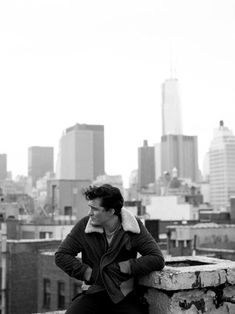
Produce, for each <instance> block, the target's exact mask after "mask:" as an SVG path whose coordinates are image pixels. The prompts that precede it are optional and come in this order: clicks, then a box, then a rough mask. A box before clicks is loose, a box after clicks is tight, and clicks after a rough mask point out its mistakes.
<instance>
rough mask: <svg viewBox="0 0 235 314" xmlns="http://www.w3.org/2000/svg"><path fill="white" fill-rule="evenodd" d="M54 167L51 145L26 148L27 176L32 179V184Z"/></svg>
mask: <svg viewBox="0 0 235 314" xmlns="http://www.w3.org/2000/svg"><path fill="white" fill-rule="evenodd" d="M53 169H54V149H53V147H45V146H32V147H29V149H28V176H29V178H31V180H32V186H35V184H36V181H37V180H38V179H40V178H42V177H43V176H44V175H45V174H46V173H47V172H53Z"/></svg>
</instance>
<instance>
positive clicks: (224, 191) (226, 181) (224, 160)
mask: <svg viewBox="0 0 235 314" xmlns="http://www.w3.org/2000/svg"><path fill="white" fill-rule="evenodd" d="M209 164H210V201H211V204H212V206H213V207H214V208H215V209H219V208H229V206H230V197H231V196H234V195H235V136H234V135H233V132H232V131H231V130H229V128H227V127H225V126H224V123H223V121H220V125H219V128H217V129H215V131H214V138H213V140H212V142H211V146H210V151H209Z"/></svg>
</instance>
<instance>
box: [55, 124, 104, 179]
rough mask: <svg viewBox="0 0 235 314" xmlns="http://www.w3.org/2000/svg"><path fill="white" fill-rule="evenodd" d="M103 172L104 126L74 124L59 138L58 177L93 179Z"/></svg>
mask: <svg viewBox="0 0 235 314" xmlns="http://www.w3.org/2000/svg"><path fill="white" fill-rule="evenodd" d="M103 174H104V126H103V125H89V124H76V125H74V126H72V127H70V128H67V129H66V130H65V133H64V134H63V135H62V137H61V139H60V146H59V153H58V160H57V169H56V176H57V178H58V179H68V180H91V181H92V180H94V179H96V177H97V176H98V175H103Z"/></svg>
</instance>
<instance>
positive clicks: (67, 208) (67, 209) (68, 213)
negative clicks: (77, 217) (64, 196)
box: [64, 206, 73, 216]
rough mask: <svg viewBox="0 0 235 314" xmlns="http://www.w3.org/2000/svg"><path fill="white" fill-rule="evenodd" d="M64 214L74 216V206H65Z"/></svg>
mask: <svg viewBox="0 0 235 314" xmlns="http://www.w3.org/2000/svg"><path fill="white" fill-rule="evenodd" d="M64 214H65V216H72V214H73V210H72V206H65V207H64Z"/></svg>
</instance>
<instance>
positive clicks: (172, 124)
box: [162, 78, 182, 135]
mask: <svg viewBox="0 0 235 314" xmlns="http://www.w3.org/2000/svg"><path fill="white" fill-rule="evenodd" d="M168 134H171V135H173V134H174V135H180V134H182V118H181V106H180V96H179V83H178V80H177V79H176V78H170V79H167V80H165V82H164V83H163V84H162V135H168Z"/></svg>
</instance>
